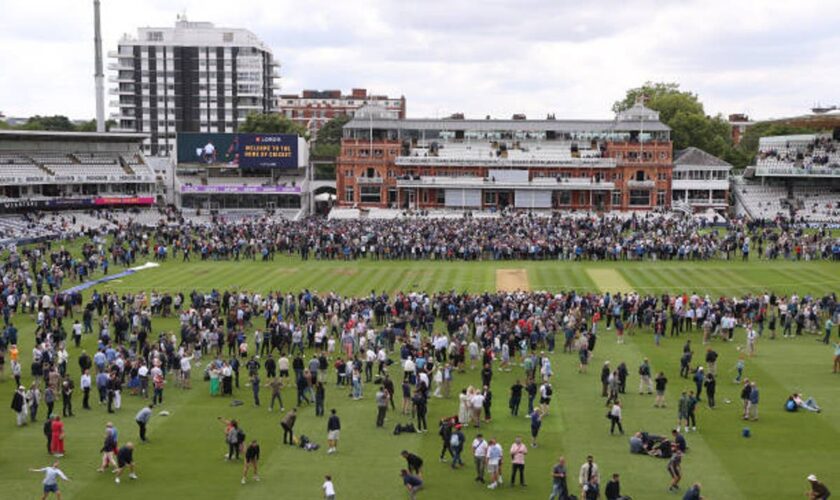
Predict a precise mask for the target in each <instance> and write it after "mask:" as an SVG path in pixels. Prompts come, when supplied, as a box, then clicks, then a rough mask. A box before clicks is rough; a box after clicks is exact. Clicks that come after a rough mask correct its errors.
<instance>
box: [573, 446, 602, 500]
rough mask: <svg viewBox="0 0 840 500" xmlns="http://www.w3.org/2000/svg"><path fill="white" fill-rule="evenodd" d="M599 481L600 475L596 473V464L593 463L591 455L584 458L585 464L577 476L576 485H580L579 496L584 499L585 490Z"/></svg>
mask: <svg viewBox="0 0 840 500" xmlns="http://www.w3.org/2000/svg"><path fill="white" fill-rule="evenodd" d="M600 481H601V476H600V473H599V472H598V464H596V463H595V462H594V459H593V458H592V455H589V456H587V457H586V462H584V463H583V465H581V466H580V473H579V474H578V484H580V496H582V497H586V488H587V486H588V485H590V484H595V485H597V484H598V483H599V482H600Z"/></svg>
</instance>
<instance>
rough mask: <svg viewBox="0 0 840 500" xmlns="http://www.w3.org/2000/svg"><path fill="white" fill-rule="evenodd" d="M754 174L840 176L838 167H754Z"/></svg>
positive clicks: (773, 175) (772, 175)
mask: <svg viewBox="0 0 840 500" xmlns="http://www.w3.org/2000/svg"><path fill="white" fill-rule="evenodd" d="M755 175H758V176H771V177H840V168H835V167H808V168H796V167H755Z"/></svg>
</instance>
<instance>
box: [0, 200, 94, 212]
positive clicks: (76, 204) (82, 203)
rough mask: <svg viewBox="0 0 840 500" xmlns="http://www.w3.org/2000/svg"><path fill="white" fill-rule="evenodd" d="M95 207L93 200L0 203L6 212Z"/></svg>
mask: <svg viewBox="0 0 840 500" xmlns="http://www.w3.org/2000/svg"><path fill="white" fill-rule="evenodd" d="M91 205H93V198H54V199H51V200H14V201H4V202H0V208H2V209H4V210H16V209H26V208H37V209H42V208H84V207H89V206H91Z"/></svg>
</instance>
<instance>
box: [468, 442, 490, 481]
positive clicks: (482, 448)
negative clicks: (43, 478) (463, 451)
mask: <svg viewBox="0 0 840 500" xmlns="http://www.w3.org/2000/svg"><path fill="white" fill-rule="evenodd" d="M487 446H488V445H487V441H485V440H484V437H483V436H482V435H481V434H478V435H476V436H475V439H473V442H472V450H473V461H474V462H475V480H476V481H479V482H481V483H483V482H484V469H485V467H484V466H485V459H486V457H487Z"/></svg>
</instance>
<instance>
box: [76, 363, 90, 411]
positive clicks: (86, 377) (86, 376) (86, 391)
mask: <svg viewBox="0 0 840 500" xmlns="http://www.w3.org/2000/svg"><path fill="white" fill-rule="evenodd" d="M79 387H81V388H82V394H83V396H82V409H84V410H90V388H91V379H90V371H89V370H85V372H84V373H82V378H81V380H79Z"/></svg>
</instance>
